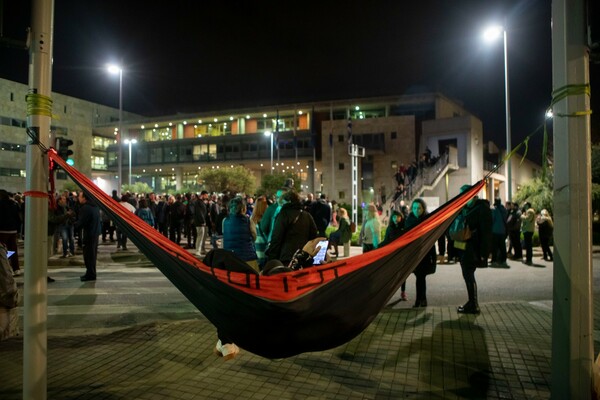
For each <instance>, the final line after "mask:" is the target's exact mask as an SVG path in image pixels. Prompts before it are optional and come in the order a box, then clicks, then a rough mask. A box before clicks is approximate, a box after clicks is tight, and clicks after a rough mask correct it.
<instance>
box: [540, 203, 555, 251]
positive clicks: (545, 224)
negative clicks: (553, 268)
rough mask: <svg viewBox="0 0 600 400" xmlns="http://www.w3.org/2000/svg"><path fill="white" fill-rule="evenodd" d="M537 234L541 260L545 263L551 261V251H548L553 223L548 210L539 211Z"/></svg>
mask: <svg viewBox="0 0 600 400" xmlns="http://www.w3.org/2000/svg"><path fill="white" fill-rule="evenodd" d="M537 226H538V233H539V235H540V245H541V246H542V252H543V253H544V255H543V258H544V260H546V261H552V260H553V258H552V250H550V239H552V234H553V233H554V223H553V222H552V217H551V216H550V213H549V212H548V210H546V209H544V210H542V211H541V213H540V216H539V217H538V219H537Z"/></svg>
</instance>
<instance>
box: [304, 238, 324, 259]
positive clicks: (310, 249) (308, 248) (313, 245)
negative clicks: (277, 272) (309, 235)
mask: <svg viewBox="0 0 600 400" xmlns="http://www.w3.org/2000/svg"><path fill="white" fill-rule="evenodd" d="M322 240H327V238H324V237H318V238H315V239H313V240H309V241H308V242H306V244H305V245H304V247H303V248H302V251H305V252H307V253H308V254H310V256H311V257H314V256H316V255H317V253H318V252H319V250H321V246H318V244H319V242H320V241H322Z"/></svg>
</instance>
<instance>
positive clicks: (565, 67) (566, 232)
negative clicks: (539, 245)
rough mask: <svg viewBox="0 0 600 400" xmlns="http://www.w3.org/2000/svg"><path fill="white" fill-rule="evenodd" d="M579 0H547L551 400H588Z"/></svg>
mask: <svg viewBox="0 0 600 400" xmlns="http://www.w3.org/2000/svg"><path fill="white" fill-rule="evenodd" d="M584 3H585V1H584V0H553V1H552V70H553V76H552V81H553V82H552V86H553V93H556V92H557V91H559V90H560V91H562V90H567V92H566V94H567V96H566V97H565V98H564V99H562V100H560V101H558V102H557V103H556V104H554V106H553V111H554V118H553V123H554V149H555V152H554V162H555V168H554V210H556V214H555V219H554V223H555V229H554V279H553V281H554V283H553V303H552V304H553V305H552V377H551V380H552V398H553V399H589V398H590V397H591V394H592V377H593V369H592V366H593V355H594V345H593V338H594V334H593V326H594V325H593V322H594V321H593V303H592V284H593V277H592V246H591V232H592V229H591V221H592V217H591V209H592V205H591V171H590V165H591V132H590V116H589V114H585V112H589V110H590V97H589V91H588V92H587V93H585V92H584V91H577V92H573V89H575V88H577V87H581V88H584V87H587V89H589V85H590V77H589V69H588V68H589V53H588V48H587V46H586V36H585V32H586V29H585V27H586V24H585V21H586V16H585V4H584ZM568 87H571V88H573V89H567V88H568ZM575 113H582V114H579V115H577V116H575ZM567 116H569V117H567Z"/></svg>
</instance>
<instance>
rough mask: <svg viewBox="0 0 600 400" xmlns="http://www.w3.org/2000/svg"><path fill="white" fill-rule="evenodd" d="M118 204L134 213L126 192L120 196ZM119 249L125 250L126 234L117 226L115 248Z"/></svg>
mask: <svg viewBox="0 0 600 400" xmlns="http://www.w3.org/2000/svg"><path fill="white" fill-rule="evenodd" d="M119 204H120V205H122V206H123V207H125V209H127V211H131V212H132V213H134V214H135V211H136V210H135V207H134V206H133V205H132V204H131V202H130V201H129V196H128V195H127V194H124V195H122V196H121V201H120V202H119ZM119 249H123V250H127V235H126V234H125V232H123V230H122V229H120V228H119V227H117V250H119Z"/></svg>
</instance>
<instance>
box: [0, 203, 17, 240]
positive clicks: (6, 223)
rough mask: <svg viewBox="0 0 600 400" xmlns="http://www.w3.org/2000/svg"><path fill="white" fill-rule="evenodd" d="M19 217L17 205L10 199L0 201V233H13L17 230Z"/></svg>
mask: <svg viewBox="0 0 600 400" xmlns="http://www.w3.org/2000/svg"><path fill="white" fill-rule="evenodd" d="M20 225H21V217H20V210H19V205H18V204H17V202H16V201H14V200H11V199H6V200H0V232H14V233H16V232H17V231H18V230H19V227H20Z"/></svg>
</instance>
